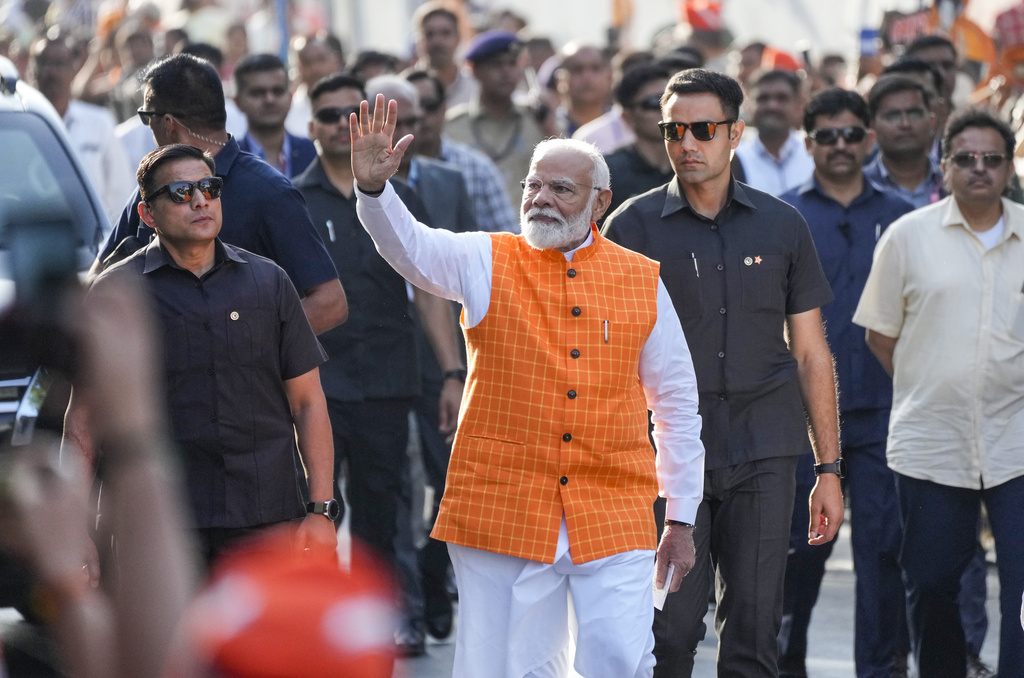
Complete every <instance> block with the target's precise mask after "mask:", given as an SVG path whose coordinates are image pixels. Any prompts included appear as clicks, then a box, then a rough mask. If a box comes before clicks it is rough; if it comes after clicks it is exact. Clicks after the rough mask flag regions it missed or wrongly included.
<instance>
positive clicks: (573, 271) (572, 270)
mask: <svg viewBox="0 0 1024 678" xmlns="http://www.w3.org/2000/svg"><path fill="white" fill-rule="evenodd" d="M565 274H566V275H567V276H569V277H570V278H575V277H576V269H575V268H570V269H569V270H568V271H566V272H565Z"/></svg>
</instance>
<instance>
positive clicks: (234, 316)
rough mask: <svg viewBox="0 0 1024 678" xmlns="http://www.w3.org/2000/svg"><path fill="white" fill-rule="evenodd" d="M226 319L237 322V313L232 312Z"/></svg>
mask: <svg viewBox="0 0 1024 678" xmlns="http://www.w3.org/2000/svg"><path fill="white" fill-rule="evenodd" d="M228 317H229V318H231V319H232V320H238V311H232V312H231V315H230V316H228Z"/></svg>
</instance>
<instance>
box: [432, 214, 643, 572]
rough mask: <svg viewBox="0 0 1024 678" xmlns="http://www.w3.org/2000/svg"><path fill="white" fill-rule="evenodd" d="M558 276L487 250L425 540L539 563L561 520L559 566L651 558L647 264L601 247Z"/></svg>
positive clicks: (525, 252)
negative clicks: (482, 289)
mask: <svg viewBox="0 0 1024 678" xmlns="http://www.w3.org/2000/svg"><path fill="white" fill-rule="evenodd" d="M593 234H594V243H593V245H591V246H589V247H586V248H584V249H581V250H579V251H577V252H576V254H575V256H574V259H573V261H572V262H567V261H566V260H565V257H564V256H563V255H562V253H561V252H557V251H554V250H543V251H542V250H537V249H534V248H532V247H530V245H528V244H527V243H526V241H525V240H524V239H523V238H522V237H517V236H512V235H510V234H494V235H493V236H492V258H493V265H494V273H493V277H492V291H491V302H490V306H489V307H488V309H487V314H486V315H485V316H484V318H483V320H482V321H481V322H480V323H479V324H477V325H476V326H474V327H471V328H469V329H467V330H466V332H465V333H466V344H467V348H468V356H469V377H468V380H467V384H466V391H465V396H464V400H463V411H462V416H461V418H460V421H459V430H458V434H457V435H456V437H455V444H454V447H453V450H452V457H451V462H450V464H449V467H448V478H447V481H446V489H445V493H444V498H443V500H442V502H441V510H440V513H439V515H438V518H437V523H436V525H435V527H434V531H433V536H434V538H436V539H440V540H442V541H446V542H451V543H454V544H460V545H462V546H469V547H472V548H477V549H482V550H486V551H492V552H496V553H503V554H507V555H512V556H517V557H520V558H526V559H529V560H535V561H540V562H545V563H551V562H553V561H554V556H555V548H556V546H557V543H558V530H559V525H560V524H561V517H562V514H563V512H564V514H565V519H566V523H567V526H568V531H569V544H570V549H571V552H572V556H573V560H574V561H575V562H576V563H582V562H586V561H590V560H595V559H597V558H602V557H604V556H608V555H612V554H615V553H621V552H624V551H628V550H633V549H653V548H655V546H656V544H655V539H656V536H655V526H654V518H653V515H652V512H651V505H652V503H653V502H654V499H655V497H656V495H657V491H658V483H657V478H656V475H655V467H654V451H653V449H652V448H651V445H650V442H649V440H648V437H647V400H646V398H645V396H644V392H643V389H642V388H641V386H640V378H639V376H638V369H639V361H640V351H641V350H642V348H643V346H644V343H645V342H646V341H647V337H648V336H649V335H650V333H651V330H652V329H653V327H654V323H655V320H656V318H657V289H658V264H657V263H656V262H654V261H651V260H649V259H647V258H645V257H643V256H641V255H639V254H636V253H635V252H631V251H629V250H626V249H624V248H622V247H620V246H619V245H616V244H615V243H612V242H610V241H608V240H605V239H604V238H602V237H601V236H600V234H598V233H597V231H596V229H593Z"/></svg>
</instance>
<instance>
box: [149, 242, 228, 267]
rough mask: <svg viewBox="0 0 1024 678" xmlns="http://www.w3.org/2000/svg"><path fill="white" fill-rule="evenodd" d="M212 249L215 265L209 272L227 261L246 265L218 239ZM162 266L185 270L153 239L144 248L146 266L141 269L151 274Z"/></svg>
mask: <svg viewBox="0 0 1024 678" xmlns="http://www.w3.org/2000/svg"><path fill="white" fill-rule="evenodd" d="M213 248H214V249H213V260H214V262H215V264H214V267H213V268H212V269H211V272H212V271H214V270H216V269H217V268H219V266H220V264H222V263H224V262H225V261H227V260H228V259H230V260H231V261H234V262H237V263H239V264H244V263H247V262H246V261H245V259H243V258H242V257H240V256H239V255H238V254H237V253H236V252H235V251H234V250H233V249H231V248H230V247H228V246H226V245H225V244H224V243H223V242H221V239H220V238H214V240H213ZM164 266H169V267H171V268H176V269H178V270H185V269H183V268H181V266H179V265H178V264H177V263H176V262H175V261H174V259H172V258H171V255H170V254H168V253H167V250H165V249H164V248H163V246H162V245H161V244H160V237H159V236H157V237H155V238H153V240H152V242H150V243H149V245H148V246H147V247H146V265H145V267H144V268H143V269H142V272H143V273H152V272H153V271H156V270H157V269H160V268H163V267H164Z"/></svg>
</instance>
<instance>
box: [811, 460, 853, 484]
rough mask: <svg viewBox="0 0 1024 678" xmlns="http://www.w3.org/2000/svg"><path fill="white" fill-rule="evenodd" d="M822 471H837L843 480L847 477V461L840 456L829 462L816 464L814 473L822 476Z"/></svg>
mask: <svg viewBox="0 0 1024 678" xmlns="http://www.w3.org/2000/svg"><path fill="white" fill-rule="evenodd" d="M822 473H835V474H836V475H837V476H839V478H840V480H841V479H843V478H845V477H846V462H845V461H844V460H843V458H842V457H839V458H838V459H836V460H835V461H833V462H831V463H829V464H815V465H814V475H815V476H820V475H821V474H822Z"/></svg>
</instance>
